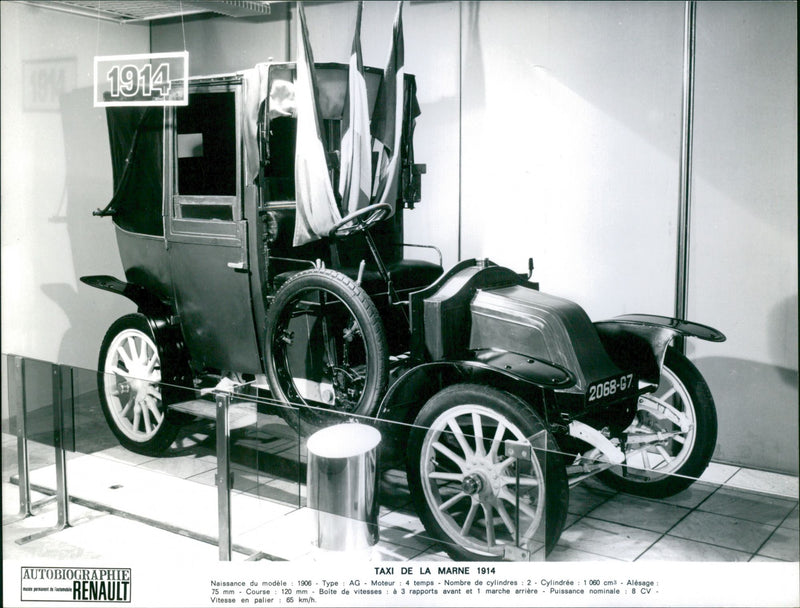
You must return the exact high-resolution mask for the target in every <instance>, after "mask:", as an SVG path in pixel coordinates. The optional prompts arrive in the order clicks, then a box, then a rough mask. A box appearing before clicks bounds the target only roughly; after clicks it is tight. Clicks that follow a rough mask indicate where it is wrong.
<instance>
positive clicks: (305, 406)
mask: <svg viewBox="0 0 800 608" xmlns="http://www.w3.org/2000/svg"><path fill="white" fill-rule="evenodd" d="M266 342H267V357H266V359H267V376H268V378H269V383H270V388H271V390H272V391H273V396H274V397H275V398H276V399H278V400H280V401H283V402H284V403H288V404H292V405H298V406H300V407H299V411H298V412H297V417H296V416H295V415H294V413H292V412H290V411H286V410H284V413H285V414H287V415H286V416H285V418H286V419H287V421H288V422H289V423H290V424H293V425H295V426H298V427H299V428H300V430H301V431H302V432H304V433H309V432H313V431H315V430H318V429H319V428H322V427H324V426H327V425H329V424H333V423H336V422H343V421H344V416H343V415H347V414H356V415H368V414H370V413H372V412H373V411H374V409H375V408H376V407H377V405H378V402H379V399H380V398H381V396H382V394H383V391H384V390H385V388H386V382H387V367H388V354H387V353H388V347H387V345H386V336H385V334H384V331H383V325H382V323H381V320H380V317H379V315H378V311H377V309H376V308H375V305H374V304H373V303H372V300H370V299H369V296H368V295H367V294H366V292H365V291H364V290H363V289H361V287H359V286H358V285H357V284H356V283H355V282H353V281H352V280H351V279H350V278H349V277H347V276H346V275H344V274H342V273H340V272H336V271H334V270H328V269H313V270H306V271H303V272H299V273H298V274H296V275H294V276H293V277H291V278H290V279H289V280H288V281H287V282H286V283H285V284H284V285H283V286H282V287H281V288H280V290H279V291H278V293H277V295H276V296H275V300H274V302H273V303H272V305H271V306H270V309H269V313H268V315H267V340H266ZM279 409H280V408H279ZM332 412H336V413H335V414H334V413H332Z"/></svg>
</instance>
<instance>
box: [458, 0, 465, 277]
mask: <svg viewBox="0 0 800 608" xmlns="http://www.w3.org/2000/svg"><path fill="white" fill-rule="evenodd" d="M462 6H463V3H461V2H459V3H458V234H457V237H458V239H457V241H458V245H457V261H459V262H460V261H461V177H462V176H461V173H462V168H461V158H462V153H463V148H464V142H463V140H462V138H461V125H462V120H461V116H462V114H461V110H462V108H461V106H462V78H463V56H464V43H463V34H464V20H463V19H462V13H463V11H462V8H461V7H462Z"/></svg>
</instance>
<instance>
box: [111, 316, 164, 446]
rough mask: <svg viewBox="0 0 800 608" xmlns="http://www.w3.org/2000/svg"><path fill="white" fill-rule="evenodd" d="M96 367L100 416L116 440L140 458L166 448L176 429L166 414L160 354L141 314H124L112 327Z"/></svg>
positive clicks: (148, 326)
mask: <svg viewBox="0 0 800 608" xmlns="http://www.w3.org/2000/svg"><path fill="white" fill-rule="evenodd" d="M97 369H98V370H99V371H98V374H97V386H98V391H99V394H100V404H101V406H102V409H103V415H104V416H105V418H106V421H107V422H108V425H109V427H110V428H111V431H112V432H113V433H114V435H116V437H117V439H118V440H119V442H120V443H121V444H122V445H123V446H124V447H126V448H127V449H129V450H131V451H133V452H137V453H139V454H147V455H158V454H159V453H161V452H163V451H164V450H166V449H167V448H168V447H169V446H170V444H171V443H172V442H173V441H174V439H175V436H176V434H177V432H178V428H179V427H178V426H177V425H175V424H173V423H172V422H171V421H170V420H169V418H168V416H167V412H166V406H165V404H164V399H163V398H162V393H161V386H160V382H161V356H160V354H159V351H158V348H157V346H156V342H155V338H154V337H153V332H152V331H151V329H150V325H149V324H148V322H147V319H146V318H145V317H144V316H143V315H140V314H132V315H126V316H124V317H121V318H120V319H117V321H115V322H114V323H113V324H112V325H111V327H110V328H109V330H108V332H106V336H105V338H104V339H103V344H102V346H101V347H100V359H99V362H98V367H97Z"/></svg>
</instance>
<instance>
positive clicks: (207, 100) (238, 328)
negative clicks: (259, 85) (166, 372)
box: [164, 80, 262, 373]
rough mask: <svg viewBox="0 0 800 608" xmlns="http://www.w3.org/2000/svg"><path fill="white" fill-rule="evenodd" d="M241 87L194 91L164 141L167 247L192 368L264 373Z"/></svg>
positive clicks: (170, 120) (231, 84) (172, 116)
mask: <svg viewBox="0 0 800 608" xmlns="http://www.w3.org/2000/svg"><path fill="white" fill-rule="evenodd" d="M241 103H242V102H241V85H240V83H239V82H237V81H235V80H228V81H226V82H216V83H213V84H206V85H202V86H194V87H193V88H192V91H191V92H190V95H189V105H188V106H186V107H178V108H175V109H174V110H172V111H171V112H170V113H169V115H168V117H167V119H166V120H167V124H166V137H165V148H166V150H165V166H166V167H167V168H168V169H169V170H168V171H167V172H166V174H165V184H164V186H165V188H164V190H165V196H166V200H165V206H166V207H167V213H166V217H167V221H166V224H167V225H166V228H167V230H166V232H167V248H168V258H169V264H170V269H171V273H172V278H173V289H174V292H175V303H176V308H177V311H178V315H179V317H180V324H181V327H182V330H183V336H184V339H185V342H186V346H187V348H188V350H189V353H190V355H191V358H192V360H193V362H194V363H195V364H197V365H199V366H202V367H204V368H214V369H218V370H222V371H227V370H230V371H236V372H243V373H262V369H261V363H260V357H259V351H258V341H257V339H256V330H255V323H254V318H253V307H252V303H251V299H250V281H249V263H248V253H247V252H248V249H247V235H248V231H247V222H246V220H245V219H244V218H243V215H242V196H243V184H242V178H241V175H242V171H241V167H242V144H241V138H242V134H241V126H240V120H239V119H238V117H239V116H240V115H241Z"/></svg>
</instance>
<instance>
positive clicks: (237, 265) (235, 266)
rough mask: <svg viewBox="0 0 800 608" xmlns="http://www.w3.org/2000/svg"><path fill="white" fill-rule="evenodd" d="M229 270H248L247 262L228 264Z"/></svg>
mask: <svg viewBox="0 0 800 608" xmlns="http://www.w3.org/2000/svg"><path fill="white" fill-rule="evenodd" d="M228 268H233V269H234V270H247V262H228Z"/></svg>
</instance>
